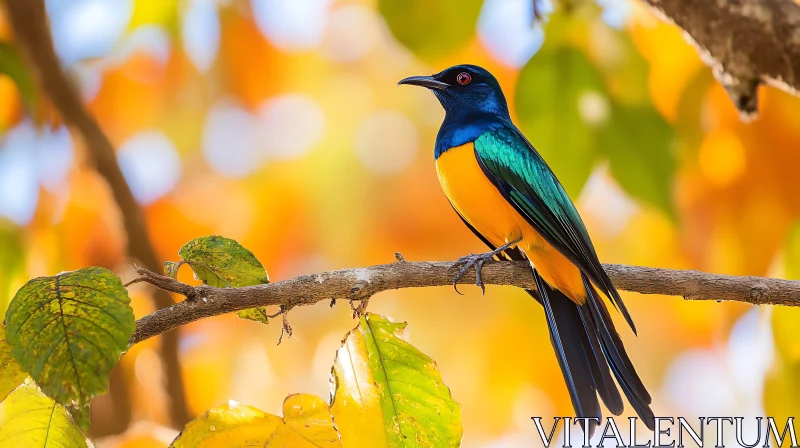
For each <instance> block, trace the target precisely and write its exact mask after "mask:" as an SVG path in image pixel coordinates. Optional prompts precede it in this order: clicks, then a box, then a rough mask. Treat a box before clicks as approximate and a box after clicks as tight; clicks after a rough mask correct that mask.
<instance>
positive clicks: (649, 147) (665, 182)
mask: <svg viewBox="0 0 800 448" xmlns="http://www.w3.org/2000/svg"><path fill="white" fill-rule="evenodd" d="M611 115H612V119H611V121H610V122H609V123H608V125H607V126H605V127H603V129H602V130H601V131H600V134H599V137H600V140H599V141H600V148H601V150H602V151H603V153H604V154H606V155H607V156H608V161H609V165H610V168H611V174H612V175H613V176H614V179H616V181H617V183H619V185H620V186H621V187H622V188H623V189H624V190H625V191H626V192H627V193H628V194H629V195H631V196H632V197H634V198H637V199H640V200H642V201H644V202H647V203H649V204H651V205H654V206H656V207H658V208H660V209H661V210H663V211H664V212H665V213H667V214H668V215H670V216H672V217H674V216H675V211H674V207H673V203H672V179H673V177H674V175H675V170H676V167H675V155H674V150H673V144H674V138H675V136H674V133H673V130H672V127H670V126H669V124H667V123H666V122H665V121H664V119H663V118H661V115H659V114H658V112H657V111H656V110H655V109H653V108H652V107H650V106H637V107H627V106H618V105H615V106H614V107H613V109H612V114H611Z"/></svg>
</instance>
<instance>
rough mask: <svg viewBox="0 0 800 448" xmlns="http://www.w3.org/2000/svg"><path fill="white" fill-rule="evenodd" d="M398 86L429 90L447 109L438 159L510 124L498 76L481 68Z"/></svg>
mask: <svg viewBox="0 0 800 448" xmlns="http://www.w3.org/2000/svg"><path fill="white" fill-rule="evenodd" d="M398 84H410V85H415V86H421V87H426V88H428V89H429V90H430V91H431V92H433V94H434V95H436V98H438V99H439V102H440V103H441V104H442V107H443V108H444V110H445V118H444V122H443V123H442V127H441V128H440V129H439V135H438V137H437V138H436V153H435V156H436V157H439V154H441V153H442V152H444V151H446V150H448V149H449V148H452V147H454V146H460V145H463V144H464V143H467V142H469V141H473V140H475V139H476V138H477V137H478V136H480V134H482V133H483V132H485V131H486V130H488V129H489V128H491V127H492V126H494V125H496V124H497V123H498V122H510V118H509V115H508V104H507V103H506V98H505V96H504V95H503V90H502V89H501V88H500V83H498V82H497V79H495V77H494V76H492V74H491V73H489V72H488V71H487V70H486V69H484V68H481V67H478V66H477V65H456V66H453V67H450V68H448V69H446V70H444V71H442V72H440V73H437V74H435V75H433V76H412V77H410V78H405V79H403V80H401V81H400V82H399V83H398Z"/></svg>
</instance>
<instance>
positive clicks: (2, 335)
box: [0, 326, 28, 401]
mask: <svg viewBox="0 0 800 448" xmlns="http://www.w3.org/2000/svg"><path fill="white" fill-rule="evenodd" d="M11 350H12V347H11V345H9V344H8V342H6V329H5V327H2V326H0V401H3V400H5V399H6V397H7V396H8V394H10V393H11V391H12V390H14V389H15V388H16V387H17V386H19V385H20V384H22V382H23V381H25V378H26V377H27V376H28V374H27V373H25V372H23V371H22V369H21V368H20V367H19V363H17V360H16V359H14V356H12V355H11Z"/></svg>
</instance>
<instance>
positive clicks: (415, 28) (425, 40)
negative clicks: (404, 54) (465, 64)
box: [378, 0, 483, 62]
mask: <svg viewBox="0 0 800 448" xmlns="http://www.w3.org/2000/svg"><path fill="white" fill-rule="evenodd" d="M482 5H483V0H439V1H430V0H405V1H397V0H379V1H378V10H379V11H380V13H381V14H382V15H383V18H384V19H385V20H386V24H387V25H389V30H390V31H391V32H392V34H393V35H394V37H395V38H396V39H397V40H398V41H400V43H401V44H403V45H404V46H405V47H407V48H408V49H409V50H411V51H412V52H413V53H414V54H415V55H416V56H417V57H419V58H420V59H422V60H425V61H428V62H434V61H435V60H436V59H437V58H440V57H441V56H449V55H452V54H453V53H455V52H457V51H459V50H461V49H462V48H464V47H465V46H466V45H467V44H468V43H469V42H470V40H472V39H473V38H474V36H475V26H476V24H477V23H478V16H479V15H480V12H481V6H482Z"/></svg>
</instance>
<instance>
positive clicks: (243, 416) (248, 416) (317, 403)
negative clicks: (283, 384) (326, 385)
mask: <svg viewBox="0 0 800 448" xmlns="http://www.w3.org/2000/svg"><path fill="white" fill-rule="evenodd" d="M243 446H259V447H263V448H268V447H274V448H279V447H296V448H315V447H316V448H338V447H341V446H342V445H341V443H339V437H338V435H337V434H336V430H335V429H334V427H333V421H332V420H331V415H330V414H329V413H328V405H327V404H326V403H325V402H324V401H323V400H322V399H321V398H319V397H316V396H314V395H309V394H294V395H289V396H288V397H286V400H284V402H283V419H281V418H280V417H277V416H275V415H271V414H267V413H265V412H262V411H260V410H258V409H256V408H254V407H252V406H245V405H241V404H237V403H231V404H227V405H223V406H219V407H216V408H214V409H211V410H210V411H208V412H206V413H204V414H203V415H201V416H200V417H197V418H196V419H194V420H192V421H191V422H189V424H187V425H186V428H184V430H183V431H182V432H181V433H180V435H178V437H177V438H176V439H175V440H174V441H173V442H172V444H171V445H170V447H174V448H184V447H186V448H188V447H191V448H206V447H208V448H238V447H243Z"/></svg>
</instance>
